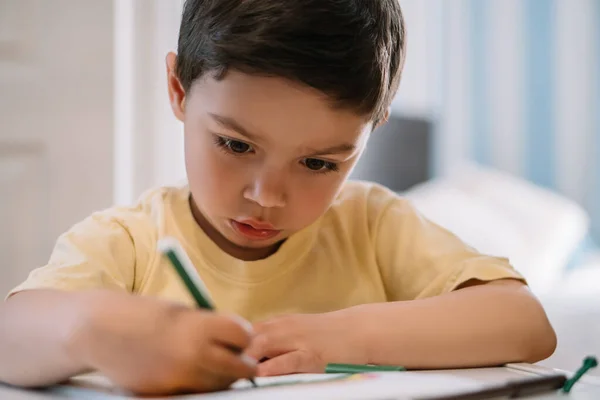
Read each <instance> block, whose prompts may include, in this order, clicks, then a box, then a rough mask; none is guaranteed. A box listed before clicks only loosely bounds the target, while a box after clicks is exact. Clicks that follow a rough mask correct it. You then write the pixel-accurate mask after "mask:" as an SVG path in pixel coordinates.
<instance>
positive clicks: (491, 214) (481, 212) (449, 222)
mask: <svg viewBox="0 0 600 400" xmlns="http://www.w3.org/2000/svg"><path fill="white" fill-rule="evenodd" d="M403 195H405V196H406V197H407V198H409V199H410V200H411V201H412V202H413V203H414V204H415V206H416V207H417V209H419V210H420V211H421V212H422V213H423V214H424V215H425V216H426V217H428V218H429V219H431V220H432V221H434V222H436V223H438V224H440V225H441V226H444V227H445V228H447V229H448V230H450V231H452V232H453V233H455V234H456V235H457V236H459V237H460V238H461V239H463V241H465V243H467V244H469V245H470V246H472V247H474V248H476V249H477V250H478V251H480V252H482V253H485V254H490V255H494V256H502V257H508V258H509V259H510V261H511V263H512V265H513V266H514V267H515V268H516V269H517V270H518V271H519V272H521V273H522V274H523V275H525V278H527V280H528V282H529V284H530V286H531V288H532V290H533V291H534V292H536V293H537V294H542V293H547V292H548V291H550V290H551V289H552V288H553V286H554V285H555V284H556V283H558V281H559V280H560V278H561V275H562V272H563V270H564V268H565V267H566V265H567V264H568V261H569V259H570V257H571V255H572V254H573V252H574V251H575V250H576V249H577V247H578V245H579V243H580V242H581V241H582V240H583V239H584V238H585V236H586V235H587V233H588V229H589V217H588V215H587V213H586V212H585V211H584V210H583V208H582V207H580V206H579V205H577V204H576V203H575V202H573V201H571V200H569V199H567V198H565V197H564V196H561V195H559V194H557V193H554V192H552V191H549V190H546V189H543V188H541V187H538V186H535V185H533V184H532V183H530V182H527V181H526V180H524V179H521V178H517V177H514V176H511V175H509V174H507V173H503V172H500V171H497V170H493V169H490V168H483V167H480V166H477V165H474V164H463V165H461V166H460V167H459V168H456V169H455V170H454V171H453V172H452V173H451V174H450V175H449V176H447V177H444V178H440V179H436V180H432V181H429V182H426V183H424V184H421V185H418V186H416V187H414V188H412V189H411V190H409V191H408V192H406V193H403Z"/></svg>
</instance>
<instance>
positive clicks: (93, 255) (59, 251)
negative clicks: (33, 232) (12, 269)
mask: <svg viewBox="0 0 600 400" xmlns="http://www.w3.org/2000/svg"><path fill="white" fill-rule="evenodd" d="M135 274H136V252H135V248H134V241H133V238H132V236H131V233H130V231H129V229H128V228H127V227H126V226H125V225H124V223H123V222H122V221H121V220H119V219H118V218H116V217H115V216H114V215H112V214H111V213H109V212H100V213H95V214H93V215H92V216H90V217H88V218H86V219H85V220H84V221H82V222H80V223H78V224H76V225H74V226H73V227H72V228H71V229H70V230H69V231H67V232H66V233H64V234H63V235H61V236H60V237H59V238H58V240H57V241H56V244H55V247H54V249H53V252H52V254H51V256H50V259H49V261H48V264H47V265H45V266H43V267H41V268H37V269H35V270H33V271H32V272H31V273H30V274H29V277H28V278H27V280H26V281H25V282H23V283H22V284H20V285H19V286H17V287H16V288H14V289H13V290H12V291H11V292H10V293H9V294H8V296H7V297H9V296H11V295H12V294H14V293H17V292H20V291H23V290H29V289H61V290H86V289H100V288H105V289H117V290H123V291H132V290H133V286H134V283H135Z"/></svg>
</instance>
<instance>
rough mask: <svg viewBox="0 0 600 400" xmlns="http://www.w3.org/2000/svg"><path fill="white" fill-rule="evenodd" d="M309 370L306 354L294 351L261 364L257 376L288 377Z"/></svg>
mask: <svg viewBox="0 0 600 400" xmlns="http://www.w3.org/2000/svg"><path fill="white" fill-rule="evenodd" d="M307 369H308V362H307V357H306V353H304V352H301V351H292V352H290V353H285V354H283V355H280V356H278V357H275V358H271V359H270V360H268V361H265V362H263V363H261V364H259V366H258V374H257V376H276V375H288V374H295V373H299V372H307Z"/></svg>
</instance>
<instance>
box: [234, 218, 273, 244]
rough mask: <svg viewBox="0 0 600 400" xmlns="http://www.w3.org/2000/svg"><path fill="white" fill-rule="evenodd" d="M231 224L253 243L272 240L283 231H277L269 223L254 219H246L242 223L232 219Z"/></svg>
mask: <svg viewBox="0 0 600 400" xmlns="http://www.w3.org/2000/svg"><path fill="white" fill-rule="evenodd" d="M230 222H231V226H232V227H233V229H234V230H235V231H236V232H237V233H239V234H240V235H242V236H243V237H245V238H247V239H250V240H253V241H260V240H268V239H272V238H274V237H275V236H277V235H279V233H280V232H281V230H278V229H275V227H274V226H273V225H271V224H269V223H267V222H262V221H257V220H253V219H245V220H241V221H237V220H235V219H232V220H230Z"/></svg>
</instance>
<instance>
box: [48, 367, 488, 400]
mask: <svg viewBox="0 0 600 400" xmlns="http://www.w3.org/2000/svg"><path fill="white" fill-rule="evenodd" d="M256 381H257V383H258V385H259V387H258V388H253V387H252V386H251V385H250V383H249V382H248V381H238V382H236V383H235V384H234V385H233V386H232V388H231V389H230V390H227V391H223V392H217V393H207V394H195V395H193V394H192V395H181V396H171V397H162V398H160V399H162V400H166V399H170V400H234V399H239V400H256V399H265V400H270V399H273V400H274V399H278V400H279V399H286V400H300V399H302V400H305V399H314V400H320V399H323V400H325V399H327V400H335V399H344V400H361V399H385V398H394V399H415V398H421V397H429V396H436V395H444V394H452V393H462V392H465V391H471V390H478V389H482V388H483V387H485V385H484V384H483V383H482V382H479V381H476V380H474V379H469V378H462V377H455V376H452V375H448V374H443V373H420V372H410V371H409V372H383V373H373V374H361V375H352V376H349V375H344V374H297V375H288V376H279V377H269V378H257V379H256ZM95 383H96V385H93V386H94V388H95V389H96V390H90V389H85V384H80V387H78V388H74V387H62V388H61V390H60V393H61V394H62V395H68V396H69V397H76V398H83V397H84V396H87V395H91V397H92V398H94V399H101V398H103V397H99V395H100V396H102V395H101V394H100V392H99V391H98V390H97V389H99V386H98V385H97V383H98V381H97V380H96V382H95ZM90 387H91V386H90ZM83 391H87V392H88V393H85V394H84V393H82V392H83ZM55 393H56V391H55ZM104 393H105V394H104V396H105V397H104V398H106V399H111V398H112V399H114V398H128V399H131V398H133V397H128V396H125V394H124V393H121V395H119V393H117V392H115V391H112V392H104ZM153 399H154V400H157V398H153Z"/></svg>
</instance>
